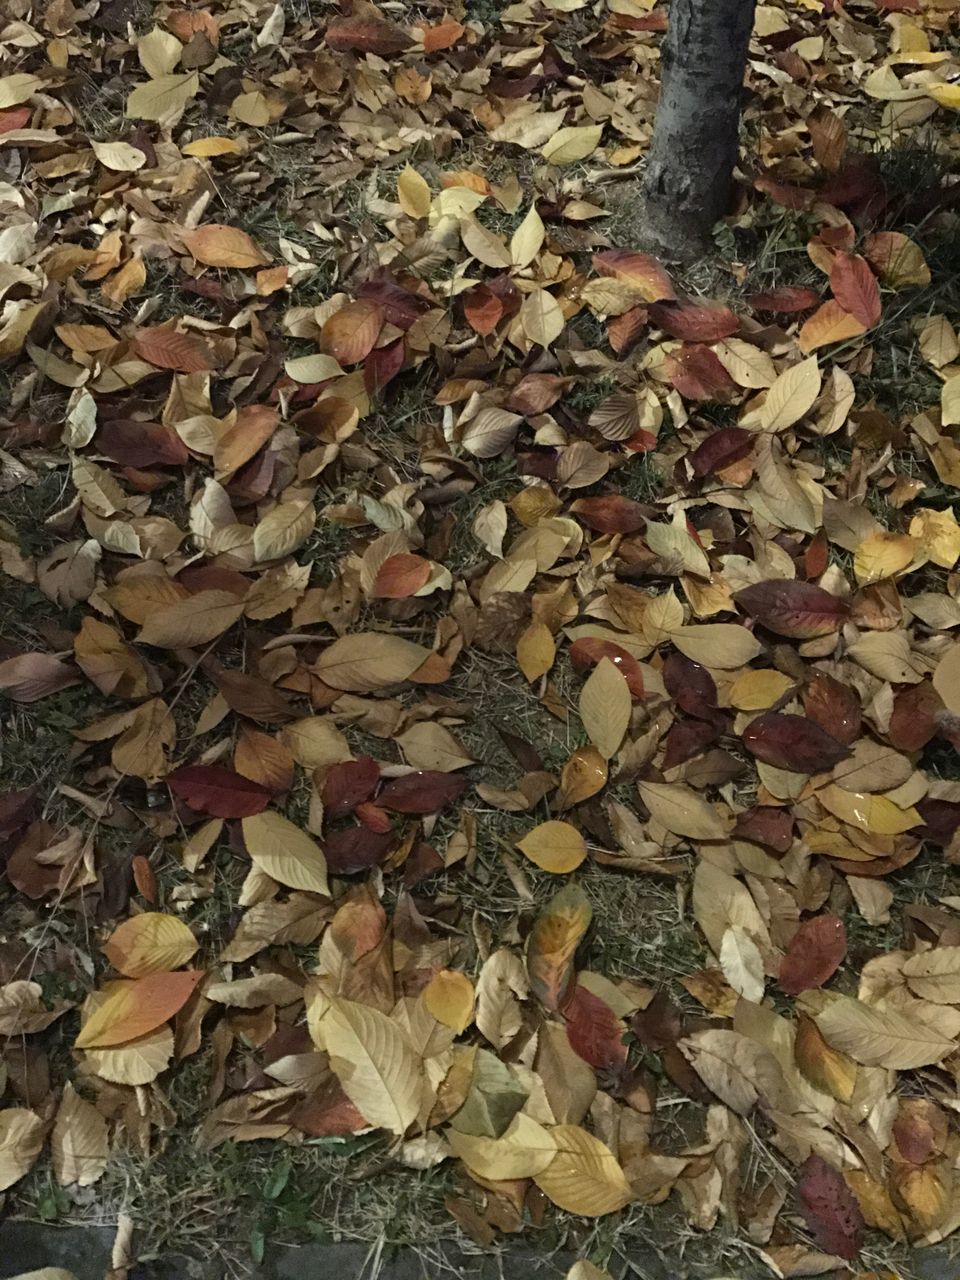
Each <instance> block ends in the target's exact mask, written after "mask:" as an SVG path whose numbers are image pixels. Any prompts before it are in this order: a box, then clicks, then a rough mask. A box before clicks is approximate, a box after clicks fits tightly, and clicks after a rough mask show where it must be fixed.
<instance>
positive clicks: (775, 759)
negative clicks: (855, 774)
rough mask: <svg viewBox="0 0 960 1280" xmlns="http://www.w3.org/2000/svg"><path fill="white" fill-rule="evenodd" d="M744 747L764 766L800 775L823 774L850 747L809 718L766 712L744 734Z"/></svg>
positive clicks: (844, 754) (751, 723)
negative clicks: (768, 765) (771, 766)
mask: <svg viewBox="0 0 960 1280" xmlns="http://www.w3.org/2000/svg"><path fill="white" fill-rule="evenodd" d="M743 745H744V746H745V747H746V748H747V750H748V751H749V752H751V754H753V755H755V756H756V757H757V759H758V760H762V761H763V762H764V764H770V765H773V767H774V768H775V769H794V770H796V772H797V773H823V772H824V771H825V770H827V769H832V768H833V766H834V765H835V764H836V763H837V762H838V761H840V760H842V759H843V758H844V756H846V755H847V754H848V748H847V747H846V746H844V744H843V743H842V742H838V741H837V740H836V738H834V737H832V736H831V735H830V734H829V733H827V731H826V730H825V729H821V727H820V726H819V725H818V724H817V723H816V722H815V721H813V720H808V719H807V718H806V716H791V715H784V714H783V713H782V712H780V711H765V712H764V713H763V715H760V716H757V717H756V719H755V720H751V721H750V723H749V724H748V725H747V727H746V729H744V731H743Z"/></svg>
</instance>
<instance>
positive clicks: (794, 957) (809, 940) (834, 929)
mask: <svg viewBox="0 0 960 1280" xmlns="http://www.w3.org/2000/svg"><path fill="white" fill-rule="evenodd" d="M846 954H847V938H846V933H845V932H844V928H843V921H842V920H840V919H838V918H837V917H836V916H830V915H824V916H814V917H813V919H811V920H805V921H804V922H803V923H802V924H801V925H800V927H799V929H797V931H796V933H795V934H794V935H793V937H792V938H791V940H790V946H789V947H788V949H787V953H786V955H785V956H784V957H783V959H782V960H781V962H780V986H781V987H782V988H783V990H784V991H786V993H787V995H791V996H797V995H799V994H800V992H801V991H807V990H808V989H809V988H810V987H822V986H823V984H824V983H825V982H826V981H827V980H828V979H829V978H831V977H832V976H833V974H834V973H835V972H836V971H837V969H838V968H839V966H840V965H841V964H842V963H843V958H844V956H845V955H846Z"/></svg>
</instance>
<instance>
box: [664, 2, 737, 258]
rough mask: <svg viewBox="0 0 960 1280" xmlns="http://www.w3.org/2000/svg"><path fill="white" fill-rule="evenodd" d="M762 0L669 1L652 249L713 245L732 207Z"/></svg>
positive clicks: (681, 252) (686, 252) (688, 251)
mask: <svg viewBox="0 0 960 1280" xmlns="http://www.w3.org/2000/svg"><path fill="white" fill-rule="evenodd" d="M755 6H756V0H670V8H669V18H668V26H667V34H666V36H665V37H664V40H663V45H662V49H661V60H662V66H663V75H662V78H661V86H660V101H659V104H658V106H657V116H656V121H655V123H654V129H653V142H652V143H651V146H650V152H649V155H648V158H647V171H646V176H645V178H644V184H643V192H644V205H645V218H644V236H645V239H646V241H647V247H648V248H650V249H652V250H654V252H658V253H660V254H661V255H662V256H665V257H667V258H672V259H673V260H683V259H689V258H694V257H697V256H699V255H700V254H702V253H704V252H705V250H707V249H709V247H710V232H711V229H712V227H713V226H714V224H715V223H716V222H717V221H719V219H720V218H722V217H723V216H724V214H725V213H727V212H728V210H729V202H730V196H731V192H732V186H733V167H734V165H735V164H736V160H737V135H738V131H739V125H740V95H741V92H742V89H743V75H744V71H745V69H746V65H747V48H748V45H749V43H750V32H751V31H752V29H753V13H754V8H755Z"/></svg>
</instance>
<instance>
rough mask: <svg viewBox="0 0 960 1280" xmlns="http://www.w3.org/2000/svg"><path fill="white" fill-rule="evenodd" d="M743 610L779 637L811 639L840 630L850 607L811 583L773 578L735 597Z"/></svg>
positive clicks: (746, 589)
mask: <svg viewBox="0 0 960 1280" xmlns="http://www.w3.org/2000/svg"><path fill="white" fill-rule="evenodd" d="M734 600H736V602H737V604H738V605H739V606H740V607H741V609H744V610H746V612H747V613H749V614H750V616H751V618H756V620H757V622H759V623H760V624H761V626H764V627H766V628H767V630H768V631H773V632H774V633H775V634H776V635H778V636H789V638H790V639H791V640H812V639H813V638H814V637H815V636H827V635H831V634H832V633H833V632H834V631H839V630H840V628H841V627H842V626H843V624H844V622H845V621H846V620H847V615H848V614H849V612H850V606H849V605H848V604H847V602H846V600H841V599H840V597H839V596H834V595H831V594H830V592H829V591H824V590H823V588H822V587H817V586H815V585H814V584H813V583H812V582H797V581H793V580H790V579H786V580H783V581H781V580H779V579H771V580H769V581H767V582H757V583H755V584H754V586H752V587H744V589H743V590H742V591H738V592H737V594H736V595H735V596H734Z"/></svg>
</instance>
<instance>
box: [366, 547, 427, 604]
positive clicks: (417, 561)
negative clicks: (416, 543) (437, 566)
mask: <svg viewBox="0 0 960 1280" xmlns="http://www.w3.org/2000/svg"><path fill="white" fill-rule="evenodd" d="M429 577H430V561H429V560H424V558H423V557H422V556H415V555H412V554H411V553H409V552H403V553H401V554H400V555H395V556H388V557H387V559H386V560H384V562H383V564H382V565H381V566H380V568H379V569H378V570H377V576H376V578H375V579H374V581H373V587H372V588H371V591H370V594H371V595H372V596H375V597H376V598H377V599H380V600H406V598H407V596H412V595H416V593H417V592H418V591H419V590H420V588H421V587H422V586H424V585H425V584H426V582H427V579H428V578H429Z"/></svg>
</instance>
